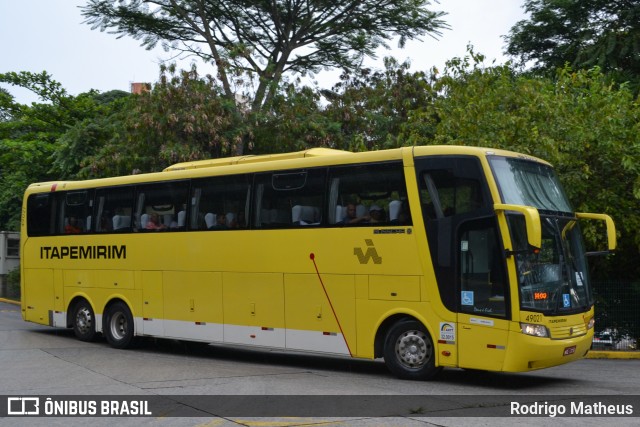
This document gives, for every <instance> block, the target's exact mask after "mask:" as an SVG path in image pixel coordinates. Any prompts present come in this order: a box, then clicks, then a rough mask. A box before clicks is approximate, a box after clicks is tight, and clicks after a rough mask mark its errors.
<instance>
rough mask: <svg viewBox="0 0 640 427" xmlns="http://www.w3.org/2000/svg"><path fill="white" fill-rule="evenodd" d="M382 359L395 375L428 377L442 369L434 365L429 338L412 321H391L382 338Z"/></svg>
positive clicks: (411, 378) (420, 378) (418, 323)
mask: <svg viewBox="0 0 640 427" xmlns="http://www.w3.org/2000/svg"><path fill="white" fill-rule="evenodd" d="M384 362H385V364H386V365H387V367H388V368H389V370H390V371H391V372H392V373H393V374H395V375H396V376H397V377H398V378H402V379H406V380H428V379H431V378H433V377H435V376H436V375H437V374H438V373H439V372H440V371H441V370H442V368H436V366H435V363H436V353H435V347H434V345H433V340H432V339H431V337H430V336H429V332H427V330H426V329H425V327H424V326H423V325H422V324H421V323H420V322H417V321H415V320H404V321H401V322H398V323H396V324H394V325H393V326H392V327H391V328H390V329H389V331H388V332H387V336H386V338H385V340H384Z"/></svg>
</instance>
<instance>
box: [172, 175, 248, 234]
mask: <svg viewBox="0 0 640 427" xmlns="http://www.w3.org/2000/svg"><path fill="white" fill-rule="evenodd" d="M250 194H251V176H250V175H232V176H220V177H209V178H202V179H196V180H194V181H193V184H192V190H191V198H190V200H191V207H190V209H191V214H190V215H191V219H190V220H189V221H188V222H189V229H191V230H235V229H244V228H247V227H248V224H247V221H246V212H248V210H249V197H250ZM178 215H179V217H178V223H180V221H181V220H180V213H178Z"/></svg>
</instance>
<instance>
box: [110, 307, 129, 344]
mask: <svg viewBox="0 0 640 427" xmlns="http://www.w3.org/2000/svg"><path fill="white" fill-rule="evenodd" d="M109 330H110V331H111V336H112V337H113V338H115V339H116V340H121V339H123V338H125V337H126V335H127V317H126V316H125V315H124V313H121V312H118V313H114V315H113V316H112V317H111V322H110V328H109Z"/></svg>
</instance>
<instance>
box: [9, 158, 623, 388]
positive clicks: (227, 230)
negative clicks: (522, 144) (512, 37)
mask: <svg viewBox="0 0 640 427" xmlns="http://www.w3.org/2000/svg"><path fill="white" fill-rule="evenodd" d="M583 218H585V219H590V220H597V221H602V223H603V224H605V225H606V233H607V236H606V237H607V239H606V241H607V248H606V251H611V250H614V249H615V245H616V238H615V228H614V225H613V222H612V221H611V218H609V217H608V216H606V215H602V214H585V213H576V212H574V211H573V210H572V208H571V206H570V204H569V202H568V200H567V198H566V196H565V194H564V192H563V190H562V188H561V186H560V184H559V182H558V180H557V179H556V176H555V174H554V171H553V169H552V167H551V166H550V165H549V164H548V163H546V162H544V161H542V160H539V159H535V158H532V157H529V156H524V155H521V154H517V153H512V152H507V151H499V150H491V149H482V148H471V147H452V146H427V147H407V148H400V149H393V150H384V151H376V152H365V153H350V152H345V151H339V150H331V149H322V148H315V149H310V150H307V151H303V152H298V153H289V154H277V155H264V156H241V157H234V158H227V159H216V160H207V161H198V162H191V163H182V164H177V165H174V166H171V167H169V168H167V169H166V170H164V171H162V172H158V173H149V174H139V175H131V176H124V177H116V178H107V179H98V180H88V181H82V182H47V183H39V184H32V185H31V186H29V188H28V189H27V191H26V194H25V197H24V204H23V212H22V240H21V256H22V260H21V269H22V270H21V273H22V274H21V277H22V285H21V286H22V289H21V290H22V316H23V318H24V319H25V320H27V321H30V322H35V323H39V324H44V325H50V326H56V327H63V328H73V330H74V332H75V335H76V336H77V337H78V338H79V339H80V340H86V341H89V340H93V339H94V338H95V337H96V335H97V334H102V335H103V336H104V337H105V338H106V341H107V342H108V343H109V344H110V345H112V346H113V347H116V348H126V347H129V346H130V345H131V344H132V343H133V341H134V339H135V337H137V336H151V337H159V338H169V339H179V340H193V341H202V342H207V343H213V344H230V345H245V346H253V347H258V348H260V347H262V348H276V349H283V350H291V351H307V352H315V353H326V354H334V355H346V356H350V357H356V358H366V359H376V358H384V361H385V363H386V365H387V366H388V368H389V370H390V371H391V372H392V373H394V374H395V375H397V376H398V377H400V378H406V379H429V378H432V377H433V376H434V375H435V374H437V373H438V372H439V371H440V370H441V369H442V368H443V367H460V368H469V369H480V370H491V371H508V372H519V371H530V370H534V369H540V368H545V367H549V366H555V365H559V364H563V363H567V362H570V361H574V360H577V359H580V358H582V357H584V356H585V355H586V353H587V352H588V351H589V348H590V345H591V341H592V337H593V326H594V297H593V290H592V287H591V283H590V281H589V276H588V271H587V262H586V255H587V253H586V252H585V248H584V245H583V243H582V242H583V241H582V238H581V231H580V226H579V224H578V222H579V220H580V219H583ZM601 228H602V229H603V230H604V229H605V227H601ZM603 249H604V248H603Z"/></svg>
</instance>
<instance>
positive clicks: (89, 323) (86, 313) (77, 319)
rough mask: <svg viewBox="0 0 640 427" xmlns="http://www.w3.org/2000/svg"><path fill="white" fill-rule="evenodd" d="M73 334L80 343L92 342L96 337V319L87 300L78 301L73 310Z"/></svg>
mask: <svg viewBox="0 0 640 427" xmlns="http://www.w3.org/2000/svg"><path fill="white" fill-rule="evenodd" d="M73 333H74V334H75V335H76V338H78V339H79V340H80V341H93V339H94V338H95V337H96V317H95V315H94V314H93V309H92V308H91V304H89V303H88V302H87V300H84V299H83V300H80V301H78V302H77V303H76V304H75V306H74V308H73Z"/></svg>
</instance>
